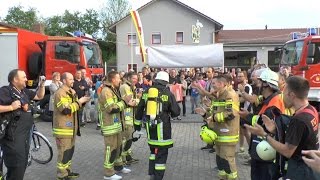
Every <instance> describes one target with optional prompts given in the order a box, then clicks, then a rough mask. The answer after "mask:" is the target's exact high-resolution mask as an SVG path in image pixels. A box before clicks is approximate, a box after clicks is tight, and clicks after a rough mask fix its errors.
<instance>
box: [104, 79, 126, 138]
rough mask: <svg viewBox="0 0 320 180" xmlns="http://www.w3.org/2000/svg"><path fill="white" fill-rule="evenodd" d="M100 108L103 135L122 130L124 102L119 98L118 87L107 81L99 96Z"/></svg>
mask: <svg viewBox="0 0 320 180" xmlns="http://www.w3.org/2000/svg"><path fill="white" fill-rule="evenodd" d="M99 104H100V110H101V116H102V119H101V130H102V134H103V135H104V136H111V135H114V134H118V133H120V132H122V131H123V129H124V128H123V114H122V112H123V110H124V109H125V108H126V103H125V102H124V101H123V100H122V99H121V95H120V92H119V90H118V89H116V88H114V87H113V86H112V85H111V84H110V83H107V84H106V85H105V86H104V87H103V89H102V91H101V94H100V96H99Z"/></svg>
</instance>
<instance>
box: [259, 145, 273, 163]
mask: <svg viewBox="0 0 320 180" xmlns="http://www.w3.org/2000/svg"><path fill="white" fill-rule="evenodd" d="M256 150H257V154H258V156H259V157H260V158H261V159H262V160H265V161H271V160H274V159H275V158H276V150H274V149H273V147H272V146H271V145H270V144H269V143H268V142H267V141H261V142H260V143H259V144H258V145H257V147H256Z"/></svg>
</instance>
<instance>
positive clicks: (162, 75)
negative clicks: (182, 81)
mask: <svg viewBox="0 0 320 180" xmlns="http://www.w3.org/2000/svg"><path fill="white" fill-rule="evenodd" d="M168 83H169V74H168V73H167V72H164V71H160V72H158V73H157V76H156V78H155V81H154V85H153V86H151V87H150V88H149V89H148V90H147V91H146V92H145V93H144V94H143V95H142V99H141V100H140V102H139V104H138V107H137V112H136V117H135V118H136V119H135V121H134V126H135V130H137V131H140V130H141V123H142V117H143V115H144V114H145V115H146V118H147V123H146V130H147V135H148V144H149V147H150V157H149V172H148V174H149V175H150V177H151V179H155V180H161V179H162V178H163V176H164V172H165V169H166V162H167V157H168V148H171V147H173V140H172V139H171V123H170V116H171V117H172V118H174V117H177V116H179V115H180V107H179V105H178V104H177V102H176V100H175V97H174V95H173V94H172V93H171V92H170V90H169V88H168V87H167V84H168Z"/></svg>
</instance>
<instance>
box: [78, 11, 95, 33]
mask: <svg viewBox="0 0 320 180" xmlns="http://www.w3.org/2000/svg"><path fill="white" fill-rule="evenodd" d="M80 21H81V24H80V29H81V30H82V31H84V32H85V33H88V34H97V33H98V31H99V29H100V22H99V14H98V12H97V11H95V10H93V9H87V10H86V13H85V14H82V16H81V18H80Z"/></svg>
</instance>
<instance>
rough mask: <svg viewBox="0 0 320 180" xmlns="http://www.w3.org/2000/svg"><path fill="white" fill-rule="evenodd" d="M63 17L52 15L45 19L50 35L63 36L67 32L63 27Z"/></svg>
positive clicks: (46, 31)
mask: <svg viewBox="0 0 320 180" xmlns="http://www.w3.org/2000/svg"><path fill="white" fill-rule="evenodd" d="M61 25H62V17H61V16H52V17H49V18H47V19H46V20H45V33H46V34H47V35H50V36H58V35H60V36H62V35H64V34H65V32H64V29H63V28H62V26H61Z"/></svg>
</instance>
